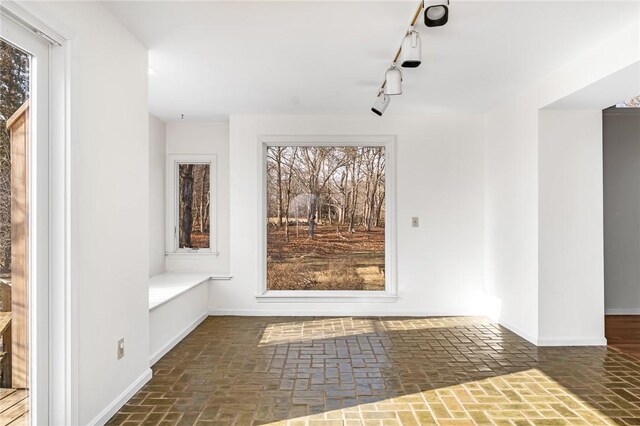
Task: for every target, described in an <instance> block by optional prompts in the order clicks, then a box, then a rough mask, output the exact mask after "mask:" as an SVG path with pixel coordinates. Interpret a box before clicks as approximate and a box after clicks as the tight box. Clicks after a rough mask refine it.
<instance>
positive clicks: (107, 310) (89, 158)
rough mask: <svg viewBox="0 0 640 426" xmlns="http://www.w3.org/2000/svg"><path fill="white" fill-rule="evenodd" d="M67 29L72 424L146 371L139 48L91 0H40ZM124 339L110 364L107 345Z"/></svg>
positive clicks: (145, 129) (112, 347)
mask: <svg viewBox="0 0 640 426" xmlns="http://www.w3.org/2000/svg"><path fill="white" fill-rule="evenodd" d="M40 6H41V7H42V8H43V9H44V10H47V11H49V12H50V13H51V14H52V15H53V16H54V17H56V18H57V19H58V20H59V21H61V22H62V23H63V24H64V25H66V26H67V27H68V28H69V29H70V30H71V31H73V32H74V33H75V35H76V37H75V38H74V39H73V42H72V47H71V63H72V65H71V66H72V71H71V105H70V107H71V111H72V117H71V127H72V134H71V144H72V163H73V165H72V171H71V180H72V183H73V185H74V187H75V188H76V190H77V193H76V194H75V195H76V199H77V206H76V209H75V210H73V211H72V216H71V223H72V232H73V235H74V237H73V238H74V240H73V241H72V244H73V250H74V253H77V256H76V257H74V258H73V259H72V264H71V270H72V274H73V275H72V285H73V287H74V288H75V289H77V290H76V291H77V308H78V311H77V319H78V323H77V326H78V336H77V338H78V357H79V359H78V361H77V365H74V368H77V375H78V377H77V386H78V424H82V425H85V424H88V423H90V422H92V421H94V420H97V419H99V417H98V416H99V415H100V414H101V413H102V414H104V413H105V412H104V410H105V409H106V408H107V407H108V406H109V405H110V404H111V403H112V402H113V401H114V400H116V399H117V398H118V396H119V395H120V394H121V393H122V392H123V391H125V390H126V389H127V388H128V387H129V386H130V385H132V384H133V383H135V382H136V380H138V379H142V380H143V379H144V378H145V377H146V378H148V377H149V373H150V370H149V330H148V324H149V311H148V290H147V280H148V275H149V260H148V256H149V251H148V247H147V244H148V242H149V235H148V234H149V228H148V226H147V221H148V218H149V215H148V202H149V183H148V179H149V171H148V164H149V157H148V155H149V154H148V143H149V123H148V120H149V117H148V110H147V99H148V93H147V50H146V49H145V47H144V46H142V45H141V44H140V43H139V42H138V41H137V40H136V39H135V38H134V37H133V36H132V35H131V34H130V33H129V32H127V30H125V28H124V27H123V26H122V25H121V24H120V23H119V22H118V21H117V20H116V19H115V18H114V17H113V16H112V15H111V14H110V13H109V12H107V11H106V10H105V9H104V8H103V6H101V5H100V4H99V3H95V2H42V3H41V4H40ZM121 337H124V339H125V357H124V358H123V359H121V360H118V359H117V357H116V353H117V351H116V350H117V341H118V339H119V338H121Z"/></svg>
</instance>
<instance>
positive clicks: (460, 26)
mask: <svg viewBox="0 0 640 426" xmlns="http://www.w3.org/2000/svg"><path fill="white" fill-rule="evenodd" d="M105 5H106V7H108V8H109V9H110V10H111V11H112V12H113V13H114V14H115V15H116V16H117V17H118V18H119V19H120V20H121V21H122V22H123V24H124V25H125V26H126V27H127V28H129V29H130V30H131V32H133V34H135V35H136V36H137V37H138V38H139V39H140V40H141V41H142V42H143V43H144V44H145V45H146V46H147V47H148V48H149V64H150V67H151V68H152V69H153V70H154V71H155V73H156V74H155V75H151V76H149V92H150V94H149V102H150V108H151V112H152V113H154V114H156V115H157V116H159V117H160V118H162V119H164V120H167V121H172V120H178V119H179V118H180V115H181V114H185V119H186V120H218V119H224V118H226V117H227V116H228V115H229V114H234V113H260V114H298V113H300V114H319V113H367V112H368V111H369V110H370V107H371V104H372V103H373V101H374V100H375V96H376V93H377V87H378V86H379V85H380V83H381V81H382V78H383V76H384V71H385V69H386V67H387V66H388V65H389V63H390V61H391V59H392V57H393V55H394V53H395V51H396V49H397V48H398V46H399V44H400V42H401V40H402V36H403V34H404V32H405V31H406V28H407V25H408V23H409V20H410V19H411V17H412V15H413V13H414V11H415V8H416V6H417V2H416V1H410V2H405V1H379V2H370V1H353V2H335V1H334V2H322V1H285V2H269V1H231V2H217V1H214V2H174V1H127V2H106V3H105ZM638 13H640V2H637V1H631V2H616V1H613V2H612V1H603V2H564V1H554V2H521V1H517V2H506V1H498V2H484V1H456V0H452V5H451V8H450V19H449V23H448V24H447V25H446V26H444V27H441V28H426V27H425V26H424V24H423V23H422V19H420V20H419V22H420V25H419V26H418V28H417V29H418V31H420V33H421V35H422V43H423V63H422V65H421V66H420V67H419V68H417V69H409V70H405V78H404V79H405V81H404V83H405V84H404V94H403V95H402V96H396V97H394V98H393V99H392V102H391V105H390V106H389V109H388V110H387V113H408V112H411V113H423V112H448V111H461V110H462V111H473V112H477V111H486V110H488V109H490V108H491V107H492V106H493V105H495V104H496V103H498V102H500V100H501V99H504V98H505V97H506V96H509V95H510V94H511V93H514V91H517V90H519V88H521V87H522V86H523V85H526V84H528V83H529V82H530V81H531V80H532V79H535V78H538V77H539V76H541V75H544V74H546V73H548V72H551V71H552V70H554V69H556V68H557V67H559V66H560V65H561V64H563V63H564V62H566V61H567V60H568V59H570V58H571V57H573V56H575V55H576V54H579V52H580V51H581V50H583V49H586V48H588V47H589V46H590V45H593V44H594V43H597V42H598V40H601V39H602V38H603V37H606V36H607V35H608V34H611V32H612V31H615V30H616V29H618V28H622V27H624V26H626V25H629V24H630V23H631V22H632V20H634V19H637V17H638Z"/></svg>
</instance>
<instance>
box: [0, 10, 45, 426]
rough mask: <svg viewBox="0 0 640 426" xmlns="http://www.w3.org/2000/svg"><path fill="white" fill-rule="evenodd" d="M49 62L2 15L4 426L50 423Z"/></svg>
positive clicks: (0, 353)
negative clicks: (48, 322)
mask: <svg viewBox="0 0 640 426" xmlns="http://www.w3.org/2000/svg"><path fill="white" fill-rule="evenodd" d="M48 57H49V45H48V43H47V42H46V41H44V40H43V39H41V38H40V37H39V36H37V35H36V34H34V33H32V32H31V31H28V30H26V29H25V28H23V27H21V26H20V25H18V24H17V23H15V22H13V21H11V20H10V19H8V18H6V17H5V16H0V424H11V425H20V424H25V425H26V424H30V423H31V424H46V423H47V419H48V416H47V413H48V395H47V389H48V382H47V378H48V368H47V365H48V358H47V352H48V332H47V318H48V129H49V123H48V92H49V88H48V74H49V67H48Z"/></svg>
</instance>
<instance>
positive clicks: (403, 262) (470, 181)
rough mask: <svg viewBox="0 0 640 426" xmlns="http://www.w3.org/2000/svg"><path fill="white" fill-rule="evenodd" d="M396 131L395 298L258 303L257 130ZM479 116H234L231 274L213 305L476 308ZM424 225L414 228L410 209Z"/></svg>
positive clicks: (420, 311)
mask: <svg viewBox="0 0 640 426" xmlns="http://www.w3.org/2000/svg"><path fill="white" fill-rule="evenodd" d="M389 134H392V135H396V136H397V142H396V159H397V162H396V170H397V175H396V207H397V212H396V217H397V271H398V274H397V282H398V286H399V288H398V294H399V298H398V300H397V302H395V303H357V302H356V303H353V302H351V303H346V302H345V303H335V302H331V303H328V302H318V301H312V302H311V303H259V302H258V301H257V300H256V298H255V295H256V293H257V289H258V282H259V276H260V274H259V271H258V260H259V257H258V256H259V255H262V254H261V250H260V248H259V244H258V235H259V227H260V226H262V225H261V221H260V220H261V218H260V217H259V216H260V213H259V212H260V211H261V208H260V200H261V199H262V186H261V176H260V167H259V164H260V163H259V155H260V154H261V146H260V143H259V142H258V136H260V135H289V136H290V135H389ZM482 135H483V119H482V116H480V115H465V114H450V115H426V116H425V115H420V116H417V115H416V116H394V115H392V114H389V115H385V116H384V117H382V118H379V117H376V116H373V115H372V114H366V115H364V114H363V115H346V116H345V115H316V116H304V115H295V116H276V115H232V116H231V118H230V144H229V147H230V155H229V164H230V171H231V174H230V187H231V189H232V190H231V198H230V204H229V206H230V210H231V212H233V214H232V215H231V222H230V230H231V241H232V244H231V271H230V272H231V274H232V275H233V279H232V280H231V281H228V282H217V283H214V284H213V285H212V288H211V291H210V303H209V305H210V308H211V312H212V313H214V314H257V315H267V314H274V315H275V314H277V315H302V314H304V315H314V314H361V315H368V314H380V315H394V314H395V315H428V314H432V315H443V314H475V313H478V312H479V310H480V306H479V305H480V304H481V301H480V299H481V297H482V288H483V279H484V272H483V267H484V256H483V251H484V166H483V155H484V152H483V137H482ZM413 216H418V217H419V218H420V227H419V228H412V227H411V217H413Z"/></svg>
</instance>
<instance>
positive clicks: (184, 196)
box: [179, 164, 193, 247]
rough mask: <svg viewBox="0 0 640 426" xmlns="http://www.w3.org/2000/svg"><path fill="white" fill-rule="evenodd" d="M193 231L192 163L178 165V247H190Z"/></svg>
mask: <svg viewBox="0 0 640 426" xmlns="http://www.w3.org/2000/svg"><path fill="white" fill-rule="evenodd" d="M192 231H193V164H181V165H180V236H179V240H180V241H179V242H180V245H179V247H191V232H192Z"/></svg>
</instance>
